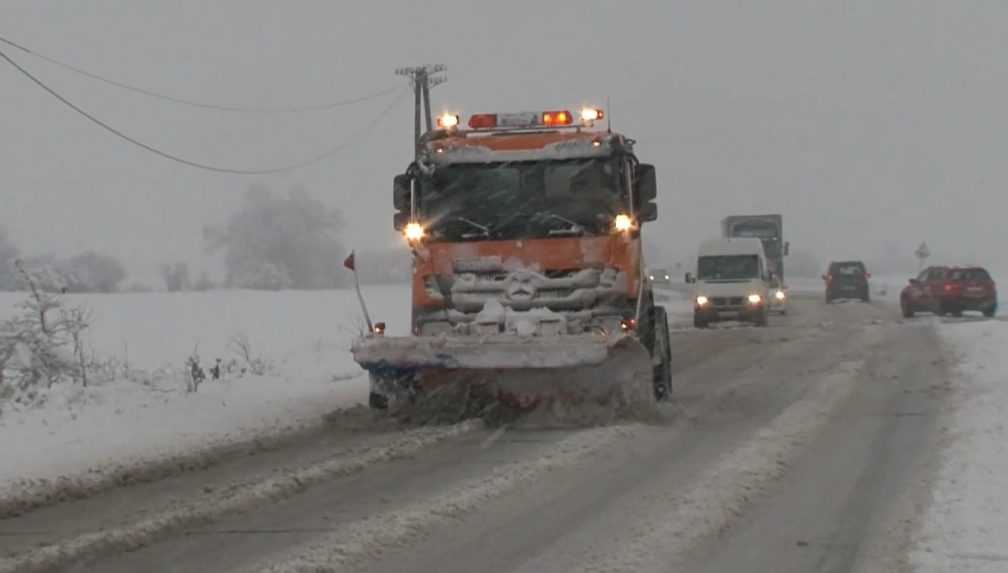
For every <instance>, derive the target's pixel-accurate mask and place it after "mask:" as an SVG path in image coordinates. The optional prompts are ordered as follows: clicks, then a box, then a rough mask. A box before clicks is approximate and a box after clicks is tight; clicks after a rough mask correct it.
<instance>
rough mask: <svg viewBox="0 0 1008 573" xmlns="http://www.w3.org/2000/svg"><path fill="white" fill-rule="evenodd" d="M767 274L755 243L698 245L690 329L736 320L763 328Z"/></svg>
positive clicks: (758, 244) (714, 241)
mask: <svg viewBox="0 0 1008 573" xmlns="http://www.w3.org/2000/svg"><path fill="white" fill-rule="evenodd" d="M770 275H771V271H770V270H768V269H767V261H766V257H765V255H764V252H763V243H762V242H761V241H760V240H759V239H755V238H746V239H726V238H721V239H711V240H709V241H704V242H703V243H702V244H701V245H700V250H699V252H698V253H697V271H696V275H695V276H694V275H693V274H691V273H687V274H686V282H688V283H691V284H693V285H694V288H693V326H695V327H697V328H706V327H707V326H708V325H710V323H712V322H719V321H723V320H736V321H741V322H751V323H753V324H755V325H757V326H766V325H767V314H768V313H769V300H768V298H769V296H768V295H769V293H770V292H772V289H771V288H770V280H771V276H770Z"/></svg>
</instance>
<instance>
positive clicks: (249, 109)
mask: <svg viewBox="0 0 1008 573" xmlns="http://www.w3.org/2000/svg"><path fill="white" fill-rule="evenodd" d="M0 42H2V43H4V44H7V45H8V46H11V47H13V48H16V49H18V50H20V51H22V52H24V53H26V54H28V55H30V56H34V57H36V58H38V59H40V60H43V61H46V62H49V63H50V64H53V65H54V66H58V67H60V68H63V69H65V70H69V71H71V72H73V73H75V74H79V75H82V76H84V77H86V78H90V79H92V80H96V81H99V82H102V83H105V84H108V85H110V86H115V87H117V88H119V89H123V90H127V91H131V92H134V93H138V94H142V95H145V96H147V97H152V98H155V99H159V100H163V101H168V102H171V103H176V104H180V105H187V106H190V107H196V108H201V109H215V110H218V111H228V112H237V113H305V112H315V111H326V110H330V109H335V108H338V107H343V106H347V105H352V104H355V103H362V102H366V101H369V100H372V99H375V98H379V97H381V96H384V95H388V94H390V93H392V92H394V91H396V90H397V89H398V87H395V86H393V87H389V88H385V89H383V90H379V91H375V92H371V93H368V94H364V95H362V96H358V97H354V98H349V99H345V100H340V101H334V102H329V103H322V104H309V105H292V106H278V107H268V106H267V107H256V106H244V105H229V104H220V103H207V102H200V101H195V100H191V99H185V98H180V97H175V96H171V95H166V94H163V93H160V92H156V91H154V90H149V89H146V88H141V87H137V86H134V85H130V84H127V83H123V82H119V81H116V80H112V79H109V78H106V77H104V76H101V75H98V74H96V73H94V72H89V71H87V70H85V69H83V68H79V67H77V66H74V65H72V64H68V63H66V62H63V61H60V60H57V59H56V58H52V57H50V56H46V55H45V54H40V53H38V52H36V51H34V50H32V49H30V48H26V47H25V46H22V45H21V44H18V43H17V42H14V41H12V40H9V39H7V38H4V37H3V36H0Z"/></svg>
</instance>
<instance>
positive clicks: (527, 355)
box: [352, 335, 654, 407]
mask: <svg viewBox="0 0 1008 573" xmlns="http://www.w3.org/2000/svg"><path fill="white" fill-rule="evenodd" d="M352 352H353V356H354V360H356V361H357V363H358V364H360V365H361V366H362V367H363V368H364V369H366V370H368V372H369V373H370V374H371V380H372V384H373V388H375V390H376V391H377V392H379V393H380V394H382V395H385V396H402V394H403V392H404V391H406V392H410V393H414V392H422V391H429V390H431V389H433V388H436V387H439V386H442V385H445V384H459V385H463V386H473V387H478V388H479V389H480V390H482V391H485V392H488V393H490V394H493V395H495V396H496V397H497V398H500V399H503V400H505V401H507V402H509V403H511V404H513V405H518V406H522V407H525V406H532V405H536V404H539V403H541V402H543V401H545V400H552V399H560V400H562V401H566V402H581V401H586V400H593V401H598V402H613V401H615V402H617V403H619V404H638V403H642V402H644V403H647V402H650V403H652V404H653V401H654V400H653V392H654V391H653V385H652V366H651V358H650V355H649V354H648V352H647V350H646V349H645V348H644V347H643V346H642V345H641V344H640V342H638V340H637V339H636V338H634V337H631V336H626V335H618V336H602V335H568V336H556V337H519V336H513V335H499V336H487V337H463V336H459V337H437V338H434V337H430V338H428V337H401V338H386V337H369V338H363V339H360V340H358V341H357V342H356V343H355V344H354V345H353V347H352Z"/></svg>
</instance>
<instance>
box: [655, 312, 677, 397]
mask: <svg viewBox="0 0 1008 573" xmlns="http://www.w3.org/2000/svg"><path fill="white" fill-rule="evenodd" d="M654 330H655V333H654V348H653V352H652V356H654V355H655V354H657V355H658V356H659V363H658V364H656V365H655V366H654V393H655V400H657V401H659V402H662V401H665V400H668V399H670V398H671V397H672V348H671V344H670V343H669V327H668V316H667V315H666V313H665V309H664V308H662V307H660V306H659V307H655V312H654Z"/></svg>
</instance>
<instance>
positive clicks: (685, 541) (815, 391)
mask: <svg viewBox="0 0 1008 573" xmlns="http://www.w3.org/2000/svg"><path fill="white" fill-rule="evenodd" d="M863 368H864V362H863V361H857V362H846V363H842V364H841V365H839V367H838V371H835V372H832V373H830V374H828V375H826V376H824V377H823V378H821V379H819V380H818V381H817V382H816V383H815V386H814V387H813V388H812V389H810V392H809V393H808V394H807V395H806V396H805V397H804V398H802V399H801V400H800V401H798V402H796V403H794V404H792V405H791V406H789V407H788V408H787V409H786V410H785V411H784V412H782V413H781V414H780V415H778V416H777V417H776V418H774V420H773V421H772V422H771V423H770V424H769V425H768V426H766V427H764V428H763V429H761V430H760V431H759V432H757V433H756V435H755V436H753V438H752V439H751V440H749V441H747V442H745V443H744V444H742V445H741V446H739V447H737V448H736V449H734V450H733V451H731V452H730V453H728V454H726V455H725V456H724V457H722V458H721V459H720V460H719V461H718V462H717V463H716V464H714V466H713V467H711V468H710V469H709V470H706V471H704V472H702V473H701V474H700V475H699V477H698V478H697V479H696V480H695V482H693V483H692V484H691V485H690V486H688V487H687V488H686V489H680V488H672V489H669V490H668V491H666V492H660V493H658V494H657V495H655V496H649V499H646V500H642V501H643V502H644V503H645V505H644V506H643V507H642V508H641V510H640V513H639V515H640V519H638V520H637V521H636V522H635V525H634V526H633V527H632V528H631V529H630V530H628V531H626V532H625V533H624V534H623V535H622V537H623V539H622V540H621V544H620V545H619V546H618V547H617V548H616V550H615V551H612V550H611V549H612V547H609V546H608V545H609V544H604V547H602V548H596V549H595V550H594V551H592V552H590V553H589V554H588V555H586V556H585V558H584V560H583V561H582V563H580V564H579V565H578V566H576V567H573V568H572V569H571V570H577V571H586V572H603V571H604V572H607V573H610V572H612V573H616V572H619V573H622V572H639V571H668V570H676V565H677V561H678V560H679V559H680V558H681V557H682V556H683V555H684V554H685V553H686V552H687V551H688V550H689V549H690V548H692V547H693V546H694V545H696V544H697V542H699V541H700V540H701V539H703V538H704V537H706V536H708V535H713V534H716V533H718V532H719V531H721V530H723V529H724V528H726V527H728V526H729V525H730V524H731V523H732V521H734V520H735V519H737V518H738V517H739V516H740V515H741V514H742V513H743V511H745V509H746V507H747V506H748V505H749V503H750V501H751V499H752V498H753V497H754V496H756V495H758V494H759V493H760V491H761V490H763V489H765V488H766V487H767V486H768V485H769V484H770V483H771V482H773V481H774V480H775V479H777V478H779V477H780V476H781V475H783V473H784V472H785V471H786V469H787V466H788V463H789V460H791V459H793V458H794V457H795V456H796V455H797V454H799V453H800V451H801V450H802V448H803V447H804V446H805V445H806V444H807V443H809V442H810V441H811V440H812V439H813V438H814V437H815V436H816V435H817V434H818V433H819V431H820V430H821V429H822V428H824V427H825V426H826V425H827V424H828V422H829V416H830V414H831V413H832V412H833V411H834V410H835V409H837V408H838V407H839V406H840V405H841V404H842V403H843V402H844V401H845V400H846V399H847V398H848V397H849V396H850V395H851V394H852V392H853V391H854V388H855V387H856V386H857V381H858V377H859V374H860V373H861V372H862V371H863ZM602 551H605V552H604V553H603V552H602ZM536 567H537V564H536V562H534V561H533V562H530V563H528V564H527V565H526V566H525V567H523V568H522V571H526V570H527V571H533V570H536Z"/></svg>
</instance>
